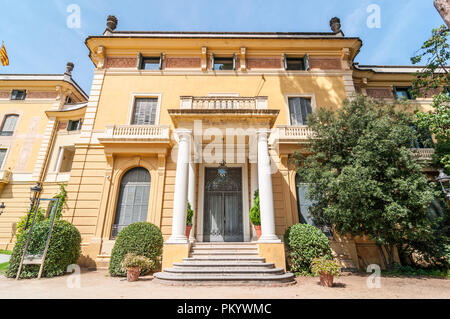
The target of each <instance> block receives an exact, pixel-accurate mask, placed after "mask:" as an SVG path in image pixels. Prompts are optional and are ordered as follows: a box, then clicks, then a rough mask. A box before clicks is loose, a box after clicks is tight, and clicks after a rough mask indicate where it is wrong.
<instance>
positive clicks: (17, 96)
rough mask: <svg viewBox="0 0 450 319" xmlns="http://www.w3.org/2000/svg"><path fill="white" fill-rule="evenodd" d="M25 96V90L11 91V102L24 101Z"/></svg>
mask: <svg viewBox="0 0 450 319" xmlns="http://www.w3.org/2000/svg"><path fill="white" fill-rule="evenodd" d="M26 96H27V91H26V90H13V91H12V92H11V100H25V97H26Z"/></svg>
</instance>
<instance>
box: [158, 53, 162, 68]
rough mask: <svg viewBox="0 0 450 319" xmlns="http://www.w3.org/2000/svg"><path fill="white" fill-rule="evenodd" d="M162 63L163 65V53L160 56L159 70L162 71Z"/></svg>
mask: <svg viewBox="0 0 450 319" xmlns="http://www.w3.org/2000/svg"><path fill="white" fill-rule="evenodd" d="M162 63H163V54H162V53H161V54H160V55H159V69H160V70H162Z"/></svg>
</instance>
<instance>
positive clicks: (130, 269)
mask: <svg viewBox="0 0 450 319" xmlns="http://www.w3.org/2000/svg"><path fill="white" fill-rule="evenodd" d="M152 264H153V262H152V260H151V259H150V258H147V257H145V256H137V255H136V254H134V253H128V254H126V255H125V257H124V258H123V260H122V263H121V267H122V269H123V270H126V271H127V281H137V280H138V279H139V275H140V274H141V270H142V268H148V269H150V268H152V266H153V265H152Z"/></svg>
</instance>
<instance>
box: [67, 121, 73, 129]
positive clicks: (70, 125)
mask: <svg viewBox="0 0 450 319" xmlns="http://www.w3.org/2000/svg"><path fill="white" fill-rule="evenodd" d="M67 130H68V131H71V130H72V120H69V122H67Z"/></svg>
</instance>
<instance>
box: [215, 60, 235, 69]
mask: <svg viewBox="0 0 450 319" xmlns="http://www.w3.org/2000/svg"><path fill="white" fill-rule="evenodd" d="M213 63H214V64H213V70H216V71H222V70H234V65H235V64H234V58H233V57H229V58H214V59H213Z"/></svg>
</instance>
